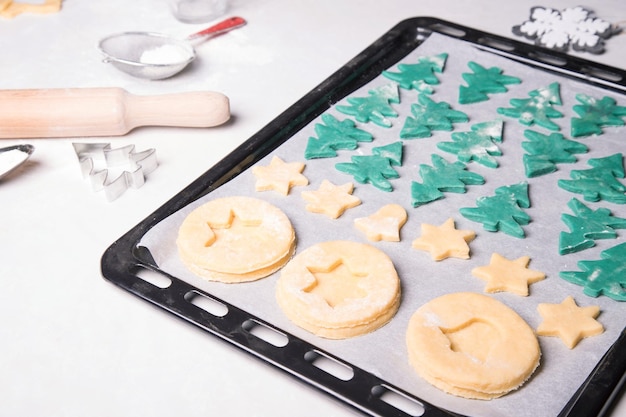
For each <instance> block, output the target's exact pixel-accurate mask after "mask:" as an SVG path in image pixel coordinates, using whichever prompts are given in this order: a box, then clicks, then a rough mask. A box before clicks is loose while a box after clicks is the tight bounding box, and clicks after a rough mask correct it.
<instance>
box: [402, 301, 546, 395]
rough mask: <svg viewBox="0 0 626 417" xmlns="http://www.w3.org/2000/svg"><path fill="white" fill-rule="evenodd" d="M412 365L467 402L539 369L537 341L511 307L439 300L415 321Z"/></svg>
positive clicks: (410, 334)
mask: <svg viewBox="0 0 626 417" xmlns="http://www.w3.org/2000/svg"><path fill="white" fill-rule="evenodd" d="M406 343H407V349H408V353H409V362H410V363H411V365H412V366H413V368H414V369H415V370H416V371H417V373H418V374H419V375H420V376H422V377H423V378H424V379H425V380H426V381H428V382H429V383H431V384H432V385H434V386H436V387H437V388H439V389H441V390H443V391H445V392H448V393H450V394H454V395H457V396H461V397H465V398H474V399H484V400H486V399H492V398H497V397H500V396H502V395H505V394H507V393H508V392H510V391H512V390H514V389H516V388H518V387H520V386H521V385H522V384H523V383H524V382H525V381H526V380H527V379H528V378H529V377H530V375H531V374H532V373H533V372H534V370H535V369H536V368H537V366H538V365H539V358H540V356H541V351H540V348H539V343H538V341H537V337H536V336H535V334H534V332H533V330H532V329H531V328H530V326H528V324H527V323H526V322H525V321H524V320H523V319H522V318H521V317H520V316H519V315H518V314H517V313H516V312H515V311H513V310H512V309H510V308H509V307H507V306H506V305H504V304H502V303H501V302H499V301H497V300H495V299H493V298H491V297H489V296H486V295H482V294H476V293H470V292H460V293H452V294H446V295H443V296H440V297H438V298H435V299H433V300H431V301H429V302H428V303H426V304H424V305H423V306H422V307H420V308H419V309H418V310H417V311H416V312H415V313H414V314H413V316H412V317H411V319H410V321H409V326H408V329H407V333H406Z"/></svg>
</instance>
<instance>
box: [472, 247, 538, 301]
mask: <svg viewBox="0 0 626 417" xmlns="http://www.w3.org/2000/svg"><path fill="white" fill-rule="evenodd" d="M529 262H530V257H528V256H522V257H521V258H517V259H515V260H513V261H512V260H510V259H507V258H505V257H504V256H502V255H500V254H497V253H494V254H493V255H491V261H490V262H489V265H485V266H479V267H477V268H474V269H472V275H474V276H475V277H477V278H480V279H482V280H484V281H487V285H486V286H485V292H487V293H494V292H500V291H507V292H512V293H513V294H517V295H521V296H527V295H528V286H529V285H530V284H534V283H535V282H538V281H541V280H542V279H545V277H546V274H544V273H543V272H540V271H535V270H532V269H528V268H527V267H528V263H529Z"/></svg>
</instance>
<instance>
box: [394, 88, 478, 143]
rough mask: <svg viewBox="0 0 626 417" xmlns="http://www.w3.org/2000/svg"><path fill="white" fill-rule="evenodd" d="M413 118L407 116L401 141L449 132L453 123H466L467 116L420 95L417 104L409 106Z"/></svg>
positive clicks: (444, 104)
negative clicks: (434, 133)
mask: <svg viewBox="0 0 626 417" xmlns="http://www.w3.org/2000/svg"><path fill="white" fill-rule="evenodd" d="M411 113H412V114H413V117H411V116H408V117H407V118H406V121H405V122H404V126H403V127H402V130H401V131H400V137H401V138H403V139H414V138H427V137H430V136H432V131H433V130H445V131H451V130H452V124H453V123H459V122H467V121H468V120H469V118H468V117H467V115H466V114H465V113H463V112H461V111H458V110H452V109H451V108H450V105H449V104H448V103H445V102H440V103H436V102H435V101H433V100H431V99H430V98H429V97H428V96H425V95H423V94H420V95H418V96H417V103H414V104H412V105H411Z"/></svg>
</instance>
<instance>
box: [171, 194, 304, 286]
mask: <svg viewBox="0 0 626 417" xmlns="http://www.w3.org/2000/svg"><path fill="white" fill-rule="evenodd" d="M176 244H177V245H178V252H179V255H180V258H181V260H182V262H183V263H184V264H185V266H186V267H187V268H189V269H190V270H191V271H192V272H193V273H195V274H196V275H199V276H201V277H203V278H206V279H208V280H211V281H221V282H229V283H230V282H244V281H253V280H256V279H259V278H263V277H265V276H267V275H269V274H271V273H272V272H275V271H276V270H278V269H280V268H281V267H282V266H283V265H284V264H285V263H287V261H288V260H289V259H290V258H291V256H292V254H293V252H294V249H295V232H294V230H293V227H292V225H291V222H290V221H289V219H288V218H287V216H286V215H285V214H284V213H283V212H282V211H281V210H280V209H278V208H277V207H275V206H273V205H271V204H269V203H267V202H265V201H263V200H259V199H256V198H251V197H224V198H218V199H216V200H212V201H209V202H208V203H205V204H203V205H202V206H200V207H198V208H196V209H195V210H194V211H192V212H191V213H190V214H189V215H188V216H187V218H185V220H184V221H183V223H182V224H181V226H180V229H179V231H178V239H177V240H176Z"/></svg>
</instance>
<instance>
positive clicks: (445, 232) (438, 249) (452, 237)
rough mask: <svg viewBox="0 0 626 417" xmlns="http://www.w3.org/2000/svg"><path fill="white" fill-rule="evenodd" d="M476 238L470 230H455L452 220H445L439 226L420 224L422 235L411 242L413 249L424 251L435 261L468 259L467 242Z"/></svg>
mask: <svg viewBox="0 0 626 417" xmlns="http://www.w3.org/2000/svg"><path fill="white" fill-rule="evenodd" d="M474 237H476V233H474V231H472V230H457V229H456V227H455V226H454V219H452V218H450V219H448V220H446V221H445V222H444V223H443V224H442V225H441V226H433V225H431V224H426V223H423V224H422V235H421V236H420V237H418V238H417V239H415V240H414V241H413V247H414V248H415V249H420V250H426V251H429V252H430V256H431V257H432V258H433V260H435V261H441V260H443V259H446V258H450V257H452V258H460V259H469V251H470V249H469V246H468V244H467V243H468V242H470V241H472V240H473V239H474Z"/></svg>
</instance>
